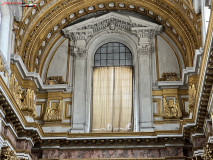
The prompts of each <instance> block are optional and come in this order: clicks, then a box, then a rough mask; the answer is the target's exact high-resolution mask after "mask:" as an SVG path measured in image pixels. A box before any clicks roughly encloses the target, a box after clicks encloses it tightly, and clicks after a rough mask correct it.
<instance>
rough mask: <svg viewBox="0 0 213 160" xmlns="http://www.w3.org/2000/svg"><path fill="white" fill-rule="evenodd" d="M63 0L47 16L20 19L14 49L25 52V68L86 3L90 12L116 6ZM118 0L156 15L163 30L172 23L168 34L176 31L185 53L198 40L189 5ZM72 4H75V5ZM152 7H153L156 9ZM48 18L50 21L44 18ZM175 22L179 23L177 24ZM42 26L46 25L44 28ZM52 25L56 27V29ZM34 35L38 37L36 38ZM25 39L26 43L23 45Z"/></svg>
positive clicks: (32, 68) (29, 67)
mask: <svg viewBox="0 0 213 160" xmlns="http://www.w3.org/2000/svg"><path fill="white" fill-rule="evenodd" d="M64 2H65V1H63V2H61V1H60V2H55V3H53V4H52V5H51V6H49V8H48V9H47V10H46V13H47V15H46V16H44V13H43V14H42V17H41V16H38V17H37V19H35V20H33V21H29V18H30V19H33V18H34V17H35V15H37V14H38V13H37V12H36V13H35V15H31V17H28V16H26V17H25V18H24V20H23V21H26V20H27V19H28V21H29V22H28V23H27V24H26V23H22V24H21V25H20V27H19V35H17V36H19V37H18V38H17V41H18V40H19V41H20V40H22V39H24V42H22V43H21V46H19V47H17V52H19V53H24V54H23V55H22V57H23V59H24V61H25V64H26V66H27V68H28V70H30V71H33V70H34V64H35V63H32V62H31V63H29V62H27V61H28V60H29V59H32V58H33V59H35V57H36V56H35V55H36V53H38V50H39V49H42V50H44V48H45V46H42V44H44V43H45V44H47V43H48V42H49V41H50V39H51V38H52V37H54V35H55V31H56V32H59V31H60V29H62V28H63V26H65V25H67V24H69V23H70V22H71V21H72V20H74V19H76V16H75V15H78V17H80V16H83V15H85V14H86V13H85V12H83V11H86V10H88V7H89V6H91V5H92V6H95V7H94V8H95V9H94V10H88V13H92V12H95V11H98V10H105V9H107V10H110V9H113V10H114V9H115V8H114V7H113V8H110V7H107V8H99V7H98V4H100V3H104V4H105V5H106V6H107V2H108V1H106V0H102V1H98V2H95V1H89V2H84V3H81V1H80V2H77V1H71V2H67V3H64ZM45 3H46V2H45ZM79 3H81V4H79ZM119 3H129V1H123V2H121V1H120V2H116V3H115V7H116V9H125V10H131V11H132V10H133V11H135V12H139V13H140V14H146V15H147V16H150V17H152V18H155V17H156V20H157V21H159V22H160V23H163V25H164V27H165V28H166V30H170V29H172V28H171V26H172V27H174V28H175V30H176V33H177V34H175V33H172V32H171V34H170V36H171V35H172V34H173V36H174V35H176V38H177V39H179V40H178V41H182V42H178V43H180V44H181V45H179V46H183V45H182V44H184V46H185V48H183V50H184V49H185V50H186V51H188V52H187V53H193V51H192V50H194V49H195V48H198V44H199V42H198V38H197V31H196V29H195V28H194V23H197V22H196V15H195V14H193V13H191V11H190V9H189V8H187V6H186V9H184V6H181V10H183V11H186V10H189V12H186V13H187V14H182V11H180V10H179V8H174V9H171V6H173V7H174V4H171V2H170V1H165V0H162V1H161V2H159V1H156V0H154V1H147V0H143V1H142V2H141V1H134V2H132V3H133V5H135V6H137V7H135V9H131V8H128V6H129V5H124V6H125V7H124V8H120V7H119V5H118V4H119ZM60 4H63V5H60ZM77 4H78V5H77ZM45 5H47V4H43V6H45ZM105 5H104V6H105ZM43 6H42V8H43ZM62 6H63V7H62ZM73 6H78V8H74V7H73ZM157 6H162V8H164V10H160V9H159V7H158V9H156V8H157ZM38 7H41V6H40V5H38ZM80 8H81V9H80ZM83 8H84V9H83ZM141 8H142V9H141ZM182 8H183V9H182ZM74 9H75V10H74ZM78 9H79V10H78ZM146 10H147V12H145V11H146ZM31 11H32V10H31ZM48 11H49V12H48ZM78 11H79V12H78ZM153 11H155V13H154V12H153ZM32 12H33V11H32ZM57 12H58V13H59V12H63V13H64V14H63V16H62V15H61V14H57ZM81 12H83V13H81ZM72 13H74V17H73V14H72ZM171 13H172V14H171ZM188 13H191V14H190V16H189V15H188ZM192 14H193V17H192ZM168 15H169V16H170V17H171V19H170V20H169V22H167V23H166V22H165V21H164V19H167V18H166V17H167V16H168ZM180 15H181V16H182V17H184V19H186V20H185V21H184V20H182V19H181V18H177V17H179V16H180ZM47 17H49V18H50V19H54V23H51V25H49V22H50V19H49V18H47ZM47 19H48V21H49V22H48V21H47ZM192 19H193V20H192ZM56 22H57V23H56ZM59 22H60V23H59ZM177 22H178V24H179V25H177ZM29 25H30V27H29ZM187 25H188V27H187ZM35 26H38V27H37V29H36V30H35V29H34V27H35ZM45 26H46V27H45ZM55 26H58V28H55ZM23 27H24V29H23ZM43 28H45V30H44V29H43ZM53 28H55V30H54V29H53ZM23 30H25V33H26V34H27V36H26V35H25V37H24V38H22V37H23V35H21V34H20V33H21V31H22V32H23ZM47 32H48V33H47ZM178 34H179V35H178ZM46 35H51V36H50V38H49V39H48V38H45V37H46ZM29 37H31V38H30V39H28V38H29ZM32 37H33V38H32ZM37 39H39V41H37ZM17 41H16V42H17ZM35 42H36V43H35ZM26 43H27V44H28V45H25V44H26ZM38 43H39V44H38ZM24 46H27V48H23V47H24ZM34 46H37V47H34ZM39 46H41V47H39ZM31 49H32V50H31ZM25 53H32V54H31V55H33V56H32V57H30V56H29V55H27V54H25ZM191 56H192V58H193V55H188V61H190V60H192V58H191ZM28 58H29V59H28ZM187 64H188V65H187V66H192V62H188V63H187Z"/></svg>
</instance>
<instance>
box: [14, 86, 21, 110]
mask: <svg viewBox="0 0 213 160" xmlns="http://www.w3.org/2000/svg"><path fill="white" fill-rule="evenodd" d="M22 93H23V91H22V90H21V88H20V85H19V84H18V82H15V89H14V96H15V100H16V102H17V104H18V105H19V106H20V107H21V106H22V105H21V99H22Z"/></svg>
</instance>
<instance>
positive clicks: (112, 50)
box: [94, 42, 132, 67]
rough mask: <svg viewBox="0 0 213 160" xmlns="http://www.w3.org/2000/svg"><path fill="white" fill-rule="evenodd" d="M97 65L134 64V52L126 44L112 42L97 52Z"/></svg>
mask: <svg viewBox="0 0 213 160" xmlns="http://www.w3.org/2000/svg"><path fill="white" fill-rule="evenodd" d="M94 60H95V61H99V62H95V61H94V65H95V66H109V67H110V66H111V67H113V66H125V65H128V66H130V65H132V54H131V52H130V50H129V48H127V47H126V46H125V45H123V44H122V43H118V42H110V43H106V44H104V45H102V46H101V47H100V48H99V49H98V50H97V52H96V54H95V58H94Z"/></svg>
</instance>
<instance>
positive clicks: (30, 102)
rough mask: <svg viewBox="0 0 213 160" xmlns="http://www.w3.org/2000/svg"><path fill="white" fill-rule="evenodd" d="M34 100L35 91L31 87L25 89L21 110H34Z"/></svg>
mask: <svg viewBox="0 0 213 160" xmlns="http://www.w3.org/2000/svg"><path fill="white" fill-rule="evenodd" d="M35 107H36V101H35V93H34V90H32V89H27V91H26V92H25V97H24V101H23V107H22V110H25V111H30V112H33V113H34V112H35Z"/></svg>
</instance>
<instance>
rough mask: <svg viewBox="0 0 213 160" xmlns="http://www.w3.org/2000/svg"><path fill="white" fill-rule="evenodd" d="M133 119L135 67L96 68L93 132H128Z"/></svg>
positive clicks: (94, 74) (94, 73)
mask: <svg viewBox="0 0 213 160" xmlns="http://www.w3.org/2000/svg"><path fill="white" fill-rule="evenodd" d="M131 123H132V68H131V67H98V68H94V71H93V120H92V132H128V131H131V130H132V124H131Z"/></svg>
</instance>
